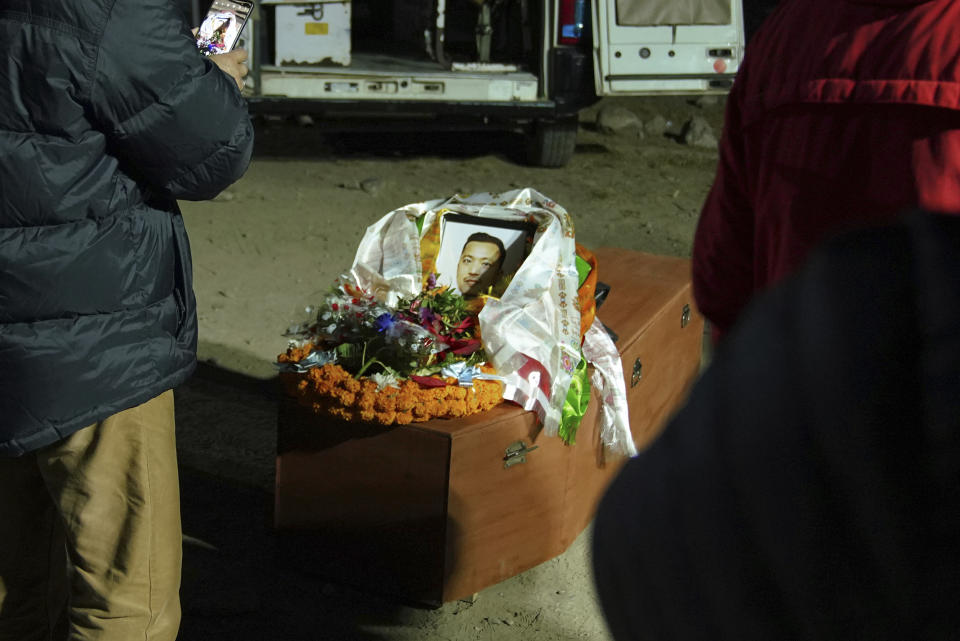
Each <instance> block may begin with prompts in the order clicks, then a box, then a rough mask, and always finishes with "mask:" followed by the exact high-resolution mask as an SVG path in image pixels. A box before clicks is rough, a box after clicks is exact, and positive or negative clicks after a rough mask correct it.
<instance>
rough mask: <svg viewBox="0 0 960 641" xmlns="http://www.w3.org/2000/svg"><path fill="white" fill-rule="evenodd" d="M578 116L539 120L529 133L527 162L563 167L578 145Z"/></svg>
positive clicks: (543, 165) (540, 165) (538, 165)
mask: <svg viewBox="0 0 960 641" xmlns="http://www.w3.org/2000/svg"><path fill="white" fill-rule="evenodd" d="M577 127H578V120H577V118H576V117H573V118H564V119H563V120H537V121H536V122H534V123H533V126H532V128H531V130H530V131H529V132H528V133H527V141H526V142H527V162H528V163H529V164H531V165H536V166H537V167H563V166H564V165H566V164H567V162H569V161H570V158H571V157H572V156H573V150H574V149H575V148H576V146H577Z"/></svg>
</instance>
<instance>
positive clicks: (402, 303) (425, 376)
mask: <svg viewBox="0 0 960 641" xmlns="http://www.w3.org/2000/svg"><path fill="white" fill-rule="evenodd" d="M481 303H482V300H471V301H467V299H465V298H464V297H463V296H461V295H460V294H459V293H457V292H456V291H455V290H453V289H451V288H450V287H448V286H438V285H437V283H436V277H435V276H434V275H432V274H431V275H430V276H429V277H428V279H427V282H426V284H425V286H424V288H423V290H422V291H421V293H420V294H419V295H417V296H415V297H412V298H410V299H404V298H401V299H399V300H398V301H397V302H396V304H395V305H387V304H386V303H385V302H382V301H380V300H378V299H377V297H376V296H374V294H372V293H371V292H369V291H366V290H364V289H361V288H360V287H358V286H357V285H356V283H355V282H353V281H352V280H351V279H350V278H349V277H348V276H341V278H340V279H338V281H337V282H336V284H335V286H334V287H333V289H332V290H331V291H330V292H329V293H328V294H327V295H326V296H325V297H324V299H323V301H322V302H321V304H320V305H318V306H317V308H316V310H315V313H316V314H315V320H313V321H312V322H310V323H308V324H307V325H305V326H298V327H295V328H292V329H293V331H292V332H289V335H290V337H291V338H292V339H293V340H292V341H291V344H290V346H289V347H288V349H287V351H286V353H285V354H281V355H280V356H279V357H278V359H277V360H278V363H279V365H280V366H281V368H282V372H281V380H282V381H283V383H284V385H285V387H286V389H287V392H288V393H289V394H291V395H292V396H294V397H296V398H297V399H299V401H300V402H301V403H304V404H306V405H309V406H311V407H312V408H313V409H314V411H316V412H318V413H327V414H331V415H333V416H337V417H339V418H342V419H345V420H348V421H363V422H373V423H380V424H384V425H391V424H394V423H396V424H406V423H410V422H419V421H426V420H429V419H432V418H456V417H460V416H466V415H468V414H473V413H475V412H480V411H483V410H487V409H490V408H491V407H494V406H495V405H497V404H498V403H500V401H501V400H502V392H503V384H502V383H501V381H500V380H499V377H498V376H496V375H494V373H493V368H492V367H490V366H489V365H488V364H486V355H485V354H484V351H483V347H482V344H481V341H480V332H479V324H478V321H477V312H478V311H479V307H480V306H481Z"/></svg>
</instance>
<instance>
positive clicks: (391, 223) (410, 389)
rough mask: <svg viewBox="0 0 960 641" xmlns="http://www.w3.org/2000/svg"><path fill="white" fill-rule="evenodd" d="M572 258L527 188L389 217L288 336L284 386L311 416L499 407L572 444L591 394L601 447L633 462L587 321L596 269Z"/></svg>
mask: <svg viewBox="0 0 960 641" xmlns="http://www.w3.org/2000/svg"><path fill="white" fill-rule="evenodd" d="M477 245H479V247H478V246H477ZM493 246H495V247H496V250H494V249H493ZM578 247H579V246H578V244H577V243H576V241H575V234H574V226H573V221H572V219H571V217H570V215H569V214H568V213H567V212H566V210H565V209H564V208H563V207H561V206H560V205H558V204H557V203H555V202H554V201H552V200H551V199H549V198H547V197H546V196H544V195H543V194H540V193H539V192H537V191H535V190H533V189H519V190H515V191H510V192H503V193H477V194H469V195H460V194H457V195H454V196H452V197H450V198H447V199H438V200H433V201H427V202H423V203H414V204H410V205H406V206H404V207H401V208H399V209H395V210H394V211H392V212H390V213H388V214H387V215H386V216H384V217H382V218H381V219H380V220H378V221H377V222H376V223H374V224H373V225H371V226H369V227H368V228H367V231H366V233H365V234H364V236H363V238H362V239H361V241H360V246H359V247H358V249H357V253H356V256H355V258H354V262H353V265H352V266H351V269H350V270H349V273H347V274H344V275H343V276H341V277H340V279H339V280H338V281H337V282H336V283H335V285H334V287H333V288H332V290H331V291H330V292H329V293H328V294H327V296H326V297H325V298H324V299H323V301H322V302H321V304H320V305H319V306H317V307H316V309H315V310H312V313H314V317H313V318H311V320H310V321H309V322H308V323H306V324H305V325H303V326H298V327H297V328H295V331H294V332H293V336H292V337H291V338H292V339H293V340H292V342H291V344H290V347H289V348H288V349H287V351H286V353H285V354H281V355H280V356H279V357H278V366H279V367H280V369H281V380H282V381H283V383H284V385H285V387H286V389H287V391H288V392H289V393H290V394H291V395H293V396H295V397H296V398H297V399H299V402H301V403H302V404H304V405H307V406H309V407H311V408H312V409H313V410H314V411H315V412H317V413H320V414H331V415H334V416H338V417H341V418H343V419H346V420H349V421H359V422H371V423H381V424H386V425H390V424H403V423H410V422H413V421H426V420H429V419H432V418H439V417H443V418H455V417H460V416H465V415H468V414H473V413H475V412H480V411H484V410H487V409H490V408H492V407H494V406H495V405H497V404H498V403H500V402H501V400H508V401H512V402H514V403H516V404H517V405H519V406H520V407H522V408H523V409H525V410H530V411H534V412H536V414H537V417H538V419H539V422H540V423H541V425H542V428H543V431H544V432H545V433H546V435H548V436H559V437H560V438H561V439H563V441H564V442H566V443H569V444H573V443H574V442H575V437H576V431H577V428H578V426H579V424H580V421H581V419H582V418H583V416H584V415H585V412H586V408H587V404H588V402H589V399H590V398H591V396H593V397H594V398H596V400H597V402H598V403H599V404H600V412H599V415H600V419H599V420H600V431H601V440H602V441H603V443H604V446H605V447H607V448H609V449H611V450H613V451H619V452H623V453H625V454H629V455H633V454H635V453H636V448H635V446H634V443H633V437H632V435H631V433H630V424H629V416H628V412H627V399H626V389H625V386H624V381H623V372H622V364H621V362H620V355H619V353H618V351H617V348H616V345H614V344H613V341H612V340H611V339H610V337H609V335H608V334H607V333H606V331H605V330H604V329H603V325H602V324H601V323H600V322H599V320H598V319H596V318H595V315H594V312H595V310H594V303H593V284H595V282H596V278H597V276H596V262H595V260H593V262H591V260H592V259H591V258H590V255H589V252H587V253H586V254H585V255H584V256H581V253H582V252H580V249H578ZM484 264H489V267H484V268H483V270H481V271H482V272H483V275H482V276H480V275H478V274H479V273H480V272H479V271H476V272H475V270H476V269H477V267H478V266H484ZM581 268H583V269H581ZM488 271H489V273H490V274H493V275H498V276H499V278H492V277H491V278H488V277H487V276H486V274H487V272H488ZM438 279H439V281H440V282H438ZM481 329H482V336H481ZM588 364H589V368H588Z"/></svg>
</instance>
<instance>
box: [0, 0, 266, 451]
mask: <svg viewBox="0 0 960 641" xmlns="http://www.w3.org/2000/svg"><path fill="white" fill-rule="evenodd" d="M252 145H253V129H252V126H251V123H250V118H249V116H248V113H247V108H246V103H245V101H244V100H243V98H242V97H241V96H240V93H239V91H238V90H237V87H236V84H235V83H234V82H233V80H232V79H231V78H230V77H229V76H227V75H226V74H225V73H223V72H222V71H220V69H219V68H217V67H216V66H215V65H214V64H212V63H211V62H210V60H208V59H206V58H204V57H203V56H202V55H200V53H199V52H198V51H197V49H196V46H195V45H194V43H193V37H192V36H191V34H190V31H189V26H188V25H187V24H186V23H185V22H184V19H183V15H182V13H181V12H180V10H179V9H178V8H177V7H176V5H175V4H174V3H173V1H172V0H0V455H19V454H22V453H23V452H26V451H31V450H35V449H37V448H39V447H42V446H44V445H47V444H49V443H53V442H55V441H58V440H60V439H62V438H63V437H65V436H67V435H69V434H71V433H72V432H74V431H76V430H77V429H79V428H82V427H84V426H86V425H90V424H92V423H94V422H97V421H99V420H102V419H104V418H106V417H107V416H109V415H111V414H114V413H116V412H118V411H121V410H123V409H126V408H129V407H133V406H134V405H137V404H140V403H142V402H144V401H146V400H148V399H150V398H152V397H154V396H156V395H157V394H159V393H161V392H163V391H165V390H167V389H170V388H172V387H174V386H176V385H178V384H179V383H181V382H182V381H183V380H184V379H185V378H186V377H187V376H188V375H189V374H190V373H191V371H192V369H193V367H194V366H195V362H196V342H197V321H196V310H195V301H194V296H193V289H192V285H191V278H192V276H191V267H190V249H189V246H188V243H187V236H186V232H185V229H184V225H183V220H182V219H181V217H180V211H179V209H178V207H177V204H176V199H178V198H181V199H188V200H201V199H207V198H211V197H213V196H215V195H216V194H217V193H218V192H220V191H221V190H222V189H223V188H224V187H226V186H228V185H229V184H230V183H232V182H234V181H235V180H237V179H238V178H239V177H240V176H241V175H242V174H243V172H244V171H245V170H246V167H247V165H248V164H249V160H250V154H251V150H252Z"/></svg>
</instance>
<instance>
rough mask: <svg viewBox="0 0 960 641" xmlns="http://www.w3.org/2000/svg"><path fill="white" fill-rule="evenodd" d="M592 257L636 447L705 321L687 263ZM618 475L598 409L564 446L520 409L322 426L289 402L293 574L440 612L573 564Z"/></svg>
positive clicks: (647, 435)
mask: <svg viewBox="0 0 960 641" xmlns="http://www.w3.org/2000/svg"><path fill="white" fill-rule="evenodd" d="M595 254H596V255H597V258H598V261H599V262H598V270H599V277H600V281H602V282H604V283H607V284H609V285H610V287H611V289H610V293H609V295H608V296H607V299H606V300H605V302H604V303H603V304H602V306H601V307H600V309H599V311H598V317H599V318H600V319H601V321H602V322H603V323H604V324H605V325H607V326H608V327H609V328H610V329H611V330H613V332H614V333H615V334H616V335H618V337H619V338H618V341H617V345H618V347H619V350H620V353H621V357H622V359H623V366H624V378H625V380H626V384H627V395H628V401H629V405H630V415H631V429H632V432H633V435H634V438H635V440H636V443H637V446H638V447H639V448H642V447H644V446H645V445H646V444H648V443H649V442H650V441H651V440H652V439H653V438H654V437H655V436H656V434H657V433H658V431H659V429H660V428H661V427H662V426H663V424H664V421H665V420H666V419H667V418H668V417H669V415H670V414H671V413H672V412H673V411H674V410H675V409H676V408H677V406H678V405H679V403H680V402H681V401H682V399H683V398H684V397H685V395H686V392H687V389H688V387H689V385H690V384H691V382H692V381H693V379H694V378H695V377H696V375H697V373H698V370H699V363H700V348H701V337H702V334H703V320H702V318H701V317H700V316H699V314H697V313H696V312H695V311H694V310H693V300H692V296H691V287H690V264H689V261H687V260H683V259H676V258H668V257H662V256H654V255H650V254H643V253H637V252H632V251H628V250H622V249H600V250H598V251H596V252H595ZM534 446H536V449H533V450H531V449H529V448H532V447H534ZM525 450H526V451H525ZM622 463H623V459H622V458H619V457H609V456H605V455H604V451H603V448H602V447H601V446H600V440H599V422H598V403H597V402H596V400H595V399H594V400H592V401H591V403H590V406H589V409H588V412H587V414H586V416H585V418H584V420H583V423H582V425H581V427H580V431H579V433H578V435H577V443H576V444H575V445H573V446H567V445H564V444H563V442H561V441H560V439H559V438H557V437H547V436H545V435H543V434H542V433H541V432H540V429H539V426H538V425H537V421H536V417H535V415H534V414H533V413H531V412H525V411H523V410H522V409H521V408H519V407H518V406H516V405H513V404H511V403H502V404H501V405H500V406H498V407H496V408H494V409H493V410H490V411H488V412H485V413H481V414H477V415H473V416H469V417H465V418H462V419H456V420H434V421H429V422H426V423H418V424H411V425H404V426H396V427H381V426H373V425H358V424H355V423H345V422H340V421H336V420H333V419H331V418H329V417H326V416H318V415H316V414H314V413H312V411H311V410H309V409H307V408H304V407H302V406H300V405H298V404H297V403H296V401H295V400H293V399H291V398H284V399H282V401H281V404H280V414H279V429H278V439H277V473H276V495H275V510H274V522H275V526H276V528H277V529H278V530H279V531H280V536H281V548H280V549H281V553H282V554H283V555H284V556H285V557H287V559H288V561H293V562H295V563H297V564H298V565H299V566H300V567H303V568H305V569H309V570H310V571H311V572H315V573H317V574H318V575H321V576H324V577H326V578H328V579H330V580H332V581H336V582H342V583H345V584H349V585H354V586H357V587H359V588H361V589H365V590H369V591H374V592H379V593H384V594H388V595H392V596H395V597H397V598H399V599H400V600H403V601H407V602H415V603H422V604H428V605H439V604H441V603H444V602H447V601H452V600H455V599H460V598H464V597H467V596H470V595H472V594H474V593H476V592H478V591H480V590H482V589H483V588H486V587H488V586H490V585H493V584H495V583H498V582H500V581H502V580H504V579H507V578H509V577H512V576H515V575H517V574H519V573H520V572H523V571H525V570H527V569H529V568H532V567H534V566H535V565H538V564H539V563H542V562H543V561H546V560H548V559H551V558H553V557H555V556H557V555H559V554H561V553H562V552H563V551H565V550H566V549H567V547H568V546H569V545H570V544H571V543H572V542H573V540H574V539H575V538H576V537H577V536H578V535H579V534H580V533H581V532H582V531H583V530H584V528H585V527H586V526H587V524H588V523H589V522H590V521H591V519H592V518H593V514H594V510H595V507H596V505H597V502H598V500H599V498H600V496H601V495H602V493H603V491H604V490H605V488H606V486H607V484H608V483H609V481H610V479H611V478H612V476H613V475H614V473H615V472H616V471H617V470H618V469H619V466H620V465H621V464H622Z"/></svg>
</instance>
